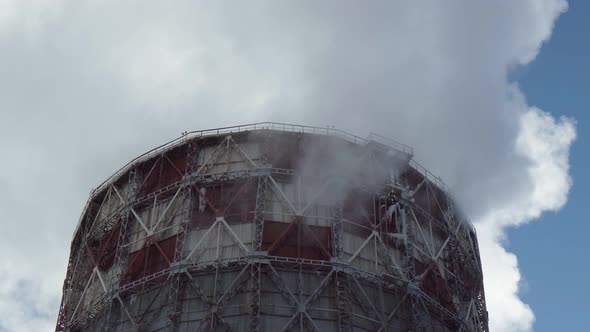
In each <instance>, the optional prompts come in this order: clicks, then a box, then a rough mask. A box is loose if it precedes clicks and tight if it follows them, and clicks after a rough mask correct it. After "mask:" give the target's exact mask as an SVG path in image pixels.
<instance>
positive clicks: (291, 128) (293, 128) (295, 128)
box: [91, 122, 414, 196]
mask: <svg viewBox="0 0 590 332" xmlns="http://www.w3.org/2000/svg"><path fill="white" fill-rule="evenodd" d="M264 129H266V130H276V131H281V132H291V133H305V134H315V135H322V136H332V137H338V138H341V139H344V140H347V141H349V142H351V143H354V144H359V145H366V144H368V143H369V142H372V141H375V142H379V143H381V144H384V145H387V146H389V147H390V148H393V149H395V150H398V151H401V152H403V153H405V154H408V155H409V156H410V157H411V156H413V155H414V151H413V149H412V147H410V146H408V145H405V144H402V143H399V142H396V141H394V140H391V139H388V138H385V137H383V136H380V135H377V134H373V133H372V134H371V135H369V137H367V138H363V137H360V136H356V135H353V134H350V133H348V132H345V131H343V130H340V129H336V128H334V127H314V126H302V125H294V124H288V123H280V122H260V123H251V124H245V125H239V126H231V127H221V128H214V129H205V130H194V131H188V132H183V133H182V135H181V136H180V137H177V138H175V139H173V140H171V141H168V142H166V143H164V144H162V145H160V146H157V147H155V148H153V149H151V150H149V151H147V152H145V153H143V154H141V155H139V156H137V157H135V158H133V159H132V160H131V161H130V162H128V163H127V164H126V165H125V166H123V167H121V168H120V169H119V170H117V171H116V172H115V173H114V174H112V175H111V176H109V177H108V178H107V179H106V180H105V181H103V182H102V183H101V184H100V185H99V186H98V187H96V188H95V189H93V190H92V192H91V196H94V194H96V193H99V192H101V191H102V190H103V189H105V188H106V187H108V186H109V185H111V184H112V183H113V182H114V181H116V180H117V179H118V178H119V177H120V176H121V175H123V174H125V173H126V172H127V171H129V170H131V169H132V168H133V166H135V165H137V164H139V163H141V162H143V161H145V160H148V159H150V158H152V157H154V156H157V155H158V154H160V153H162V152H164V151H166V150H169V149H171V148H172V147H174V146H176V145H179V144H182V143H184V142H186V141H187V140H189V139H193V138H198V137H206V136H217V135H225V134H231V133H240V132H246V131H252V130H264Z"/></svg>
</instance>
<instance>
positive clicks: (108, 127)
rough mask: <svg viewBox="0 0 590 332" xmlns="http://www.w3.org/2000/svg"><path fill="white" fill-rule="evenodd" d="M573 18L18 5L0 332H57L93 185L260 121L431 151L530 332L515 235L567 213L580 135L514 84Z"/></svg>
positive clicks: (345, 6)
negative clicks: (170, 143) (512, 229)
mask: <svg viewBox="0 0 590 332" xmlns="http://www.w3.org/2000/svg"><path fill="white" fill-rule="evenodd" d="M566 6H567V4H566V3H565V1H562V0H545V1H537V0H523V1H517V2H501V3H497V2H494V3H491V2H474V1H467V0H457V1H453V2H445V3H444V4H442V3H440V2H439V1H427V0H424V1H413V2H412V3H411V5H409V4H400V3H397V2H387V1H383V2H377V1H376V2H374V3H371V4H370V5H367V4H365V3H363V4H360V3H358V2H355V1H338V2H337V3H336V2H331V3H330V2H316V1H308V2H305V1H300V2H288V3H279V2H275V1H259V2H248V4H241V3H235V2H227V3H226V2H222V1H211V2H207V3H204V2H192V1H185V2H174V3H168V2H165V3H164V2H159V3H152V4H150V5H146V4H145V3H144V2H141V1H137V2H124V3H123V2H114V1H94V2H79V1H59V2H51V1H41V2H38V3H37V2H35V1H31V2H25V1H18V2H17V1H1V0H0V9H5V10H0V12H1V13H2V14H0V49H2V50H3V57H2V61H1V62H0V72H1V73H2V75H1V76H0V95H1V97H2V98H0V114H1V116H2V121H1V122H0V149H2V151H3V155H4V156H6V158H5V160H6V161H5V162H4V163H2V164H1V165H0V198H1V199H0V220H1V221H0V223H2V229H3V231H4V232H5V234H11V236H10V237H8V238H6V239H5V241H2V242H0V250H1V251H0V252H2V253H3V254H2V255H0V271H3V273H0V284H1V285H4V286H5V287H2V288H0V317H11V318H10V319H8V320H5V319H2V320H0V331H1V330H2V329H3V328H4V329H8V330H15V331H19V330H20V331H27V330H40V329H50V327H51V326H52V325H53V324H54V322H55V319H56V315H57V304H58V302H59V293H60V290H61V284H62V281H63V276H64V273H65V263H66V260H67V256H68V252H67V251H68V249H69V248H68V245H69V240H70V236H71V233H72V231H73V229H74V227H75V224H76V221H77V218H78V214H79V213H80V209H81V208H82V206H83V204H84V201H85V199H86V197H87V195H88V192H89V189H90V187H92V186H95V185H97V184H98V183H99V182H100V181H101V180H102V179H104V178H105V177H106V176H107V175H108V174H109V173H110V172H112V171H113V170H115V169H116V168H117V167H118V166H120V165H122V164H123V163H124V162H126V161H127V160H129V159H130V158H131V157H133V156H134V155H136V154H139V153H140V152H142V151H144V150H146V149H148V148H149V147H151V146H154V145H156V144H158V143H161V142H162V141H164V140H165V139H169V138H171V137H173V136H175V135H177V134H178V133H180V132H181V131H183V130H186V129H195V128H207V127H214V126H221V125H230V124H239V123H241V122H249V121H259V120H260V121H262V120H285V121H293V122H297V123H304V124H316V125H326V124H333V125H337V126H338V127H340V128H342V129H349V130H352V131H355V132H356V133H359V134H365V133H368V132H369V131H378V132H380V133H382V134H385V135H386V136H389V137H392V138H394V139H398V140H400V141H403V142H404V143H408V144H410V145H413V146H414V147H415V149H416V154H417V158H418V159H420V161H422V162H423V164H425V165H426V166H428V167H429V168H431V170H433V171H435V172H436V173H438V174H440V175H442V176H443V178H444V179H445V180H446V181H447V183H448V184H449V185H450V186H451V187H452V188H453V190H454V191H455V192H456V195H457V197H458V199H459V200H460V202H462V203H463V206H464V207H465V209H466V210H467V212H468V214H469V215H470V216H472V219H473V220H474V221H477V223H478V229H479V236H480V245H481V247H482V250H481V251H482V256H483V263H484V269H485V273H486V275H485V278H486V280H485V282H486V292H487V299H488V309H489V311H490V318H491V322H492V328H493V329H492V330H493V331H515V330H516V331H518V330H522V331H526V330H530V329H531V326H532V323H533V320H534V315H533V313H532V311H531V308H530V307H529V306H527V305H526V304H523V303H522V301H521V300H520V299H519V298H518V290H519V281H520V280H521V275H520V272H519V270H518V264H517V260H516V257H515V256H514V255H513V254H510V253H507V252H506V250H505V249H504V248H503V247H502V240H503V238H504V231H505V227H509V226H515V225H520V224H523V223H526V222H529V221H531V220H533V219H535V218H537V217H538V216H539V215H540V214H541V213H542V212H543V211H547V210H557V209H559V208H560V207H561V206H562V205H563V204H564V203H565V201H566V199H567V193H568V190H569V187H570V185H571V180H570V179H569V177H568V151H569V146H570V144H571V142H572V140H573V139H574V138H575V129H574V123H573V121H572V120H570V119H568V118H561V119H557V120H556V119H555V118H554V117H552V116H551V115H550V114H549V113H545V112H543V111H541V110H538V109H536V108H532V107H530V106H529V105H528V104H527V102H526V100H525V98H524V96H523V95H522V93H521V92H520V90H519V88H518V86H515V85H514V84H511V83H510V82H508V80H507V73H508V71H509V70H510V68H513V67H514V66H515V65H525V64H527V63H529V62H530V61H532V60H533V59H534V58H535V56H536V54H537V53H538V52H539V49H540V47H541V45H542V43H543V42H544V41H545V40H547V39H548V38H549V36H550V33H551V31H552V29H553V24H554V22H555V20H556V18H557V17H558V15H559V14H560V13H561V12H563V11H564V10H565V8H566ZM31 206H34V208H31ZM33 229H34V230H35V231H31V230H33ZM39 271H42V273H40V272H39ZM15 285H23V286H22V287H23V288H24V289H27V290H32V291H31V293H32V294H35V296H37V300H38V301H37V303H38V305H37V306H34V307H31V306H29V304H28V303H29V302H27V301H29V300H28V299H27V298H28V296H29V295H27V294H28V293H23V294H25V295H26V296H20V293H15V292H14V291H13V290H14V288H15V287H17V286H15ZM531 291H532V292H535V291H539V290H535V289H532V290H531ZM31 308H32V309H31ZM40 312H41V314H39V313H40ZM27 324H30V325H27Z"/></svg>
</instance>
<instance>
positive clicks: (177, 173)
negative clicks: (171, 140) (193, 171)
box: [140, 146, 187, 197]
mask: <svg viewBox="0 0 590 332" xmlns="http://www.w3.org/2000/svg"><path fill="white" fill-rule="evenodd" d="M186 154H187V147H186V146H181V147H178V148H175V149H173V150H171V151H168V152H166V153H165V154H164V155H162V156H160V157H157V158H154V159H153V161H150V162H146V163H145V164H144V165H142V169H141V171H142V174H143V175H144V176H145V178H144V180H143V181H144V182H143V186H141V188H140V197H141V196H145V195H147V194H150V193H152V192H154V191H157V190H160V189H161V188H164V187H166V186H168V185H170V184H173V183H175V182H178V181H180V180H181V179H182V176H183V174H184V173H185V171H186Z"/></svg>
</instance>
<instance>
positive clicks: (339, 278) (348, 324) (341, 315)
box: [335, 271, 352, 332]
mask: <svg viewBox="0 0 590 332" xmlns="http://www.w3.org/2000/svg"><path fill="white" fill-rule="evenodd" d="M335 279H336V302H337V308H338V330H339V331H342V332H350V331H352V321H351V316H352V303H351V297H352V294H351V293H350V288H351V285H350V279H349V276H348V274H347V273H345V272H343V271H338V272H336V274H335Z"/></svg>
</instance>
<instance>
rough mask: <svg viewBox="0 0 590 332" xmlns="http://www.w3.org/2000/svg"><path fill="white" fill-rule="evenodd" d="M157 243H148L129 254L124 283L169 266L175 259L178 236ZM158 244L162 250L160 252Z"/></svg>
mask: <svg viewBox="0 0 590 332" xmlns="http://www.w3.org/2000/svg"><path fill="white" fill-rule="evenodd" d="M156 243H157V245H156ZM156 243H152V244H148V245H146V246H144V247H143V248H141V249H140V250H137V251H135V252H132V253H131V254H129V260H128V266H127V273H126V275H125V278H124V279H123V284H126V283H129V282H133V281H135V280H138V279H140V278H143V277H145V276H149V275H151V274H154V273H156V272H159V271H162V270H164V269H166V268H168V267H169V264H168V262H169V261H173V260H174V253H175V251H176V236H171V237H169V238H167V239H164V240H162V241H158V242H156ZM158 246H159V247H160V248H161V251H162V252H160V249H159V248H158ZM162 253H163V254H164V255H166V257H164V256H163V255H162Z"/></svg>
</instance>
